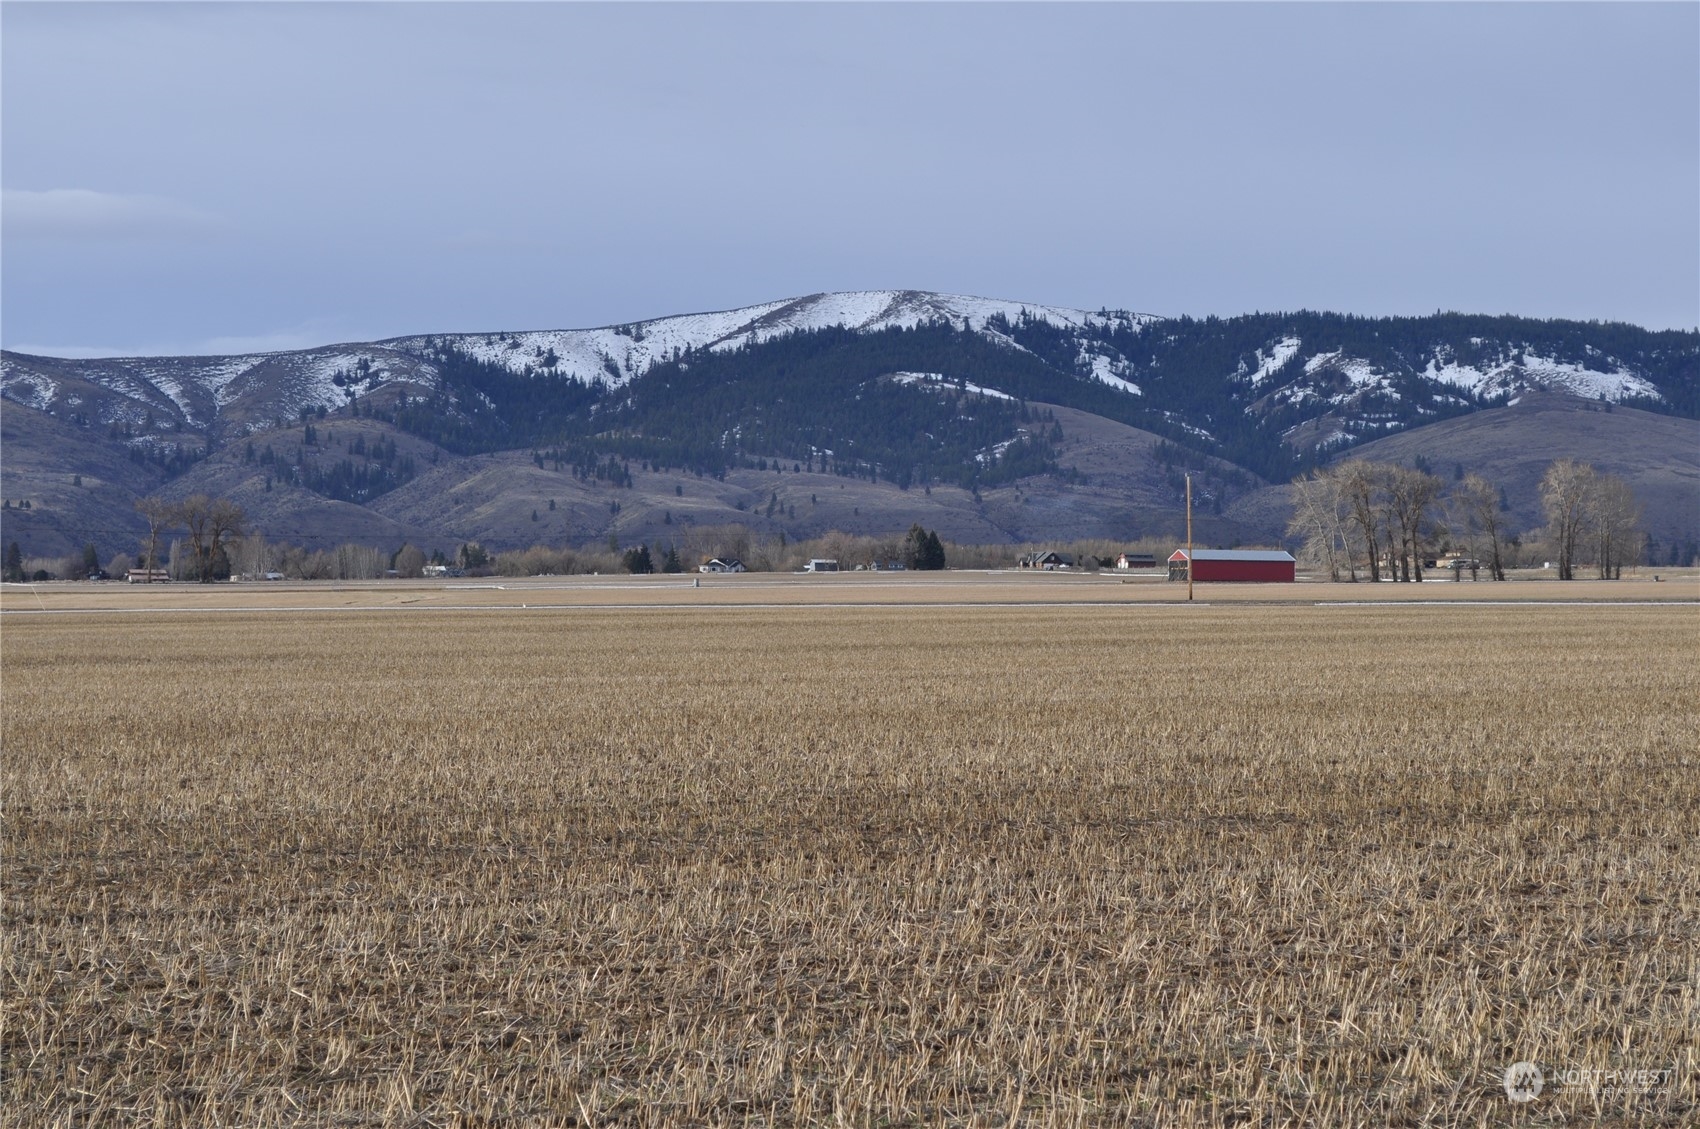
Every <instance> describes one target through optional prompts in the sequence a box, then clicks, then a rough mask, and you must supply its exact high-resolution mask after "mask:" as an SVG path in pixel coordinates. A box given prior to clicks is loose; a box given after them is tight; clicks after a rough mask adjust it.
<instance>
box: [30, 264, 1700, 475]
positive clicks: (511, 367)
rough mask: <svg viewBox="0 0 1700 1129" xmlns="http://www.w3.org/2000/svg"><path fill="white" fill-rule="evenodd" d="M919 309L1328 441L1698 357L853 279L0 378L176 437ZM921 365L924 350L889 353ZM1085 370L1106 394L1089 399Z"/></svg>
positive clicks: (1687, 407) (1109, 378)
mask: <svg viewBox="0 0 1700 1129" xmlns="http://www.w3.org/2000/svg"><path fill="white" fill-rule="evenodd" d="M920 326H929V327H949V328H950V329H951V330H954V331H956V332H958V333H964V334H971V335H975V336H978V337H980V338H982V339H985V340H989V341H992V342H994V343H996V345H998V346H999V350H998V352H999V354H1000V355H1004V356H1009V357H1012V358H1016V359H1018V360H1020V361H1022V362H1023V363H1024V364H1025V365H1026V366H1027V367H1026V371H1027V372H1028V373H1029V375H1031V372H1032V370H1033V369H1034V367H1035V366H1042V367H1043V368H1044V369H1045V371H1046V372H1048V373H1050V374H1051V375H1052V376H1054V377H1057V378H1058V379H1057V380H1052V381H1050V382H1049V383H1045V384H1043V385H1042V386H1041V385H1039V384H1035V383H1033V382H1032V381H1031V380H1029V381H1028V382H1027V383H1026V384H1025V385H1022V384H1021V382H1020V381H1019V380H1016V379H1014V378H1013V377H1011V376H1010V372H1004V373H1003V374H1002V376H1000V373H999V371H997V370H998V369H999V368H1000V367H1001V368H1003V369H1008V370H1010V371H1013V370H1014V369H1015V368H1020V367H1021V366H1019V365H1017V366H1001V365H1000V364H999V363H994V364H991V365H986V364H978V365H970V366H968V367H967V368H965V369H964V370H963V371H953V372H948V373H945V374H944V375H945V376H946V377H947V378H949V379H950V380H952V381H955V382H959V383H960V382H967V383H971V384H973V385H974V386H975V387H977V388H984V389H986V390H987V391H988V392H1001V393H1003V394H1005V395H1015V396H1018V397H1020V398H1024V399H1039V400H1044V401H1054V402H1057V403H1061V404H1065V405H1067V404H1072V405H1073V406H1076V407H1081V408H1085V409H1088V410H1091V411H1094V412H1098V413H1100V414H1106V415H1108V416H1110V417H1112V418H1116V419H1119V420H1121V421H1122V422H1124V423H1134V424H1137V425H1138V426H1147V427H1154V428H1156V429H1157V430H1159V431H1162V432H1164V433H1165V434H1170V435H1171V437H1173V438H1176V439H1183V440H1184V439H1185V438H1186V437H1192V438H1197V439H1203V440H1205V441H1206V443H1207V444H1216V443H1231V442H1233V441H1234V440H1233V439H1232V436H1233V435H1234V434H1235V433H1236V432H1239V433H1242V438H1243V431H1244V427H1245V426H1249V427H1252V428H1255V429H1257V430H1258V431H1259V432H1260V433H1262V434H1263V435H1265V436H1266V437H1267V436H1279V437H1280V439H1279V441H1280V442H1281V443H1284V444H1286V445H1287V446H1288V447H1289V448H1292V449H1296V450H1297V449H1306V448H1312V447H1318V446H1321V447H1326V448H1329V449H1338V448H1340V447H1344V446H1350V445H1352V444H1354V443H1356V442H1360V441H1362V440H1364V439H1367V438H1374V437H1377V436H1380V435H1385V434H1388V433H1390V432H1393V431H1397V430H1400V429H1405V428H1409V427H1414V426H1421V425H1423V424H1424V423H1427V422H1432V421H1433V420H1435V419H1439V418H1445V417H1447V416H1450V415H1455V414H1458V413H1465V412H1469V411H1473V410H1477V409H1479V408H1483V407H1490V406H1493V405H1496V404H1505V403H1509V402H1513V401H1515V400H1516V399H1517V398H1518V397H1519V396H1521V395H1523V394H1525V393H1529V392H1560V393H1564V394H1568V395H1572V396H1577V397H1581V398H1585V399H1591V400H1607V401H1617V402H1622V401H1631V402H1637V403H1644V404H1648V403H1650V404H1657V403H1659V402H1660V401H1661V400H1662V401H1664V402H1665V403H1666V404H1668V405H1670V406H1671V408H1672V409H1673V410H1676V411H1678V412H1679V413H1680V414H1693V412H1694V408H1693V404H1694V402H1695V393H1694V390H1693V387H1692V386H1693V384H1694V382H1695V378H1694V374H1695V372H1696V371H1700V368H1697V366H1700V359H1697V358H1700V346H1697V345H1696V343H1695V340H1694V335H1693V334H1669V333H1665V334H1651V333H1648V332H1647V331H1643V330H1638V329H1635V328H1634V327H1628V326H1611V325H1601V324H1598V323H1579V322H1567V323H1560V322H1537V321H1530V320H1527V319H1516V318H1478V317H1467V316H1462V315H1436V316H1435V317H1434V318H1404V319H1399V318H1389V319H1363V318H1350V317H1345V316H1342V315H1336V314H1325V313H1323V314H1318V313H1305V312H1301V313H1298V314H1290V315H1289V314H1257V315H1247V316H1244V317H1238V318H1230V319H1217V318H1208V319H1204V320H1202V321H1200V320H1197V319H1191V318H1176V319H1162V318H1157V317H1153V316H1150V315H1145V314H1132V313H1127V312H1111V311H1107V310H1101V311H1098V312H1096V313H1094V312H1089V311H1086V310H1079V309H1071V308H1066V307H1060V306H1047V305H1040V304H1035V303H1022V302H1012V301H1005V300H999V299H989V298H976V297H968V296H963V295H950V294H937V293H931V292H925V291H915V290H867V291H851V292H844V293H829V294H813V295H808V296H806V297H801V298H791V299H786V300H783V301H775V302H766V303H762V304H759V305H754V306H746V307H743V308H740V309H734V310H724V311H718V312H712V313H699V314H685V315H678V316H673V317H662V318H656V319H652V320H649V321H642V322H632V323H629V324H625V325H615V326H604V327H601V328H595V329H558V330H530V331H523V332H514V331H504V332H488V333H443V334H420V335H414V336H408V337H399V338H393V339H389V340H385V341H377V342H369V343H358V342H356V343H349V344H342V345H333V346H326V347H322V348H316V349H308V350H301V351H296V352H285V353H266V354H245V355H239V356H222V357H132V358H115V359H103V360H64V359H58V358H49V357H30V356H23V355H18V354H12V353H7V354H5V355H4V357H3V358H0V396H3V397H4V399H5V400H7V401H9V402H12V403H17V404H22V405H26V406H28V407H31V408H35V409H37V410H40V411H43V412H47V413H49V414H51V415H53V416H55V417H57V418H61V419H66V420H71V421H73V422H75V423H77V424H78V425H79V426H83V427H89V426H101V427H104V428H108V429H109V430H112V431H114V432H116V434H117V435H119V436H121V437H122V438H123V439H124V440H125V441H126V442H129V443H131V444H133V445H140V446H153V447H156V448H157V447H159V446H167V447H172V446H175V447H183V448H185V449H189V448H190V447H192V446H193V445H192V444H188V443H187V442H186V439H187V437H186V436H184V434H183V433H190V434H191V435H198V436H201V437H203V441H202V442H201V444H200V446H201V447H202V448H206V449H210V448H213V447H216V446H217V445H218V444H220V443H222V442H228V441H229V440H231V439H233V438H237V437H240V436H242V435H244V434H250V433H253V432H256V431H262V430H265V429H266V428H268V427H274V426H277V425H278V424H280V423H282V422H286V421H291V420H297V419H299V418H300V417H301V415H302V413H320V412H330V411H335V410H338V409H341V408H344V407H346V406H347V405H348V404H349V403H350V401H351V400H355V399H364V398H365V397H368V396H371V395H373V394H374V393H380V392H382V391H383V390H385V389H388V390H389V392H388V395H387V397H385V396H380V398H379V400H376V401H373V403H375V404H380V405H381V404H383V403H386V402H387V403H388V404H389V406H390V408H391V409H393V407H394V405H395V404H396V403H397V402H399V401H400V400H401V398H402V397H406V398H407V401H409V402H413V401H418V400H421V399H424V400H427V401H431V402H433V403H440V401H438V400H436V399H434V394H435V393H438V392H440V391H443V390H444V389H445V388H446V387H447V385H446V383H445V374H444V372H443V370H442V368H441V366H440V364H439V358H440V357H442V356H443V354H442V353H440V352H439V349H440V347H441V346H444V345H447V346H452V347H453V348H454V349H455V350H457V351H459V352H462V353H465V354H469V355H471V356H473V357H475V358H477V359H479V360H481V361H484V362H487V363H490V364H494V365H498V366H500V367H501V368H503V369H506V370H508V371H509V372H511V373H514V374H516V375H521V376H524V375H527V374H535V373H549V374H552V375H555V376H566V377H572V378H576V379H578V380H580V381H582V382H584V383H585V384H586V385H589V386H591V388H592V389H593V390H596V391H597V392H598V393H606V392H609V391H613V390H617V389H624V388H626V386H628V385H630V384H631V383H632V382H633V381H635V380H638V379H639V378H640V377H642V376H643V375H644V374H645V373H647V372H649V371H650V370H651V369H653V368H655V367H656V366H657V365H661V364H665V363H668V362H671V361H675V360H678V359H680V358H682V357H683V356H684V355H686V354H688V353H694V352H700V351H708V352H711V353H719V354H727V353H731V352H735V351H739V350H750V349H759V348H760V347H761V346H762V345H763V344H765V343H768V342H772V341H773V340H774V339H775V338H778V337H781V336H783V335H786V334H791V333H795V332H798V331H810V330H821V329H825V328H828V327H842V328H845V329H848V330H852V331H857V332H865V333H874V332H878V331H881V330H886V329H890V328H906V329H912V328H916V327H920ZM1005 350H1007V351H1008V352H1007V353H1005V352H1004V351H1005ZM936 366H937V361H936V360H934V361H928V360H926V359H924V358H917V359H915V360H910V361H898V362H897V363H895V364H894V365H893V367H894V368H896V369H904V370H911V371H935V369H936ZM1006 378H1007V379H1006ZM1106 389H1113V390H1115V391H1116V392H1118V393H1125V394H1127V395H1122V396H1115V397H1111V398H1108V399H1106V398H1105V397H1104V391H1105V390H1106ZM1667 390H1674V392H1673V394H1675V395H1677V396H1678V399H1677V400H1672V399H1671V397H1670V396H1667V395H1666V391H1667ZM467 394H468V393H465V392H464V390H463V391H462V392H457V393H452V394H451V395H450V396H449V397H448V398H449V400H451V401H454V397H455V396H457V395H467ZM471 394H472V395H482V393H471ZM454 402H459V401H454ZM1232 417H1238V418H1239V419H1240V421H1241V423H1239V424H1236V423H1235V422H1234V419H1233V418H1232ZM1242 425H1243V426H1242ZM1259 442H1261V440H1259ZM1242 445H1243V444H1242ZM1273 470H1274V468H1273V466H1271V467H1266V468H1264V471H1263V472H1273Z"/></svg>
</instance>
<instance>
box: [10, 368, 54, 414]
mask: <svg viewBox="0 0 1700 1129" xmlns="http://www.w3.org/2000/svg"><path fill="white" fill-rule="evenodd" d="M58 390H59V386H58V385H57V384H56V383H54V382H53V381H51V380H49V379H48V378H47V377H45V376H43V375H41V374H40V373H37V372H24V371H21V370H17V371H8V372H7V373H6V374H5V379H4V380H0V392H4V393H5V396H6V398H7V399H8V400H12V401H14V402H16V403H19V404H22V405H24V406H25V407H26V408H34V409H36V410H37V411H41V412H45V411H46V410H47V407H48V405H49V404H51V403H53V394H54V393H55V392H57V391H58Z"/></svg>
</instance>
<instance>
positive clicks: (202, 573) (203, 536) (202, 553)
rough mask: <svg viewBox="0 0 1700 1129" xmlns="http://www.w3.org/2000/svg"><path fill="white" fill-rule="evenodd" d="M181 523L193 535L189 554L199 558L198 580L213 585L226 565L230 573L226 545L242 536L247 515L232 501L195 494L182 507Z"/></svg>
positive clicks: (190, 538) (184, 501) (197, 563)
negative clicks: (221, 564) (222, 565)
mask: <svg viewBox="0 0 1700 1129" xmlns="http://www.w3.org/2000/svg"><path fill="white" fill-rule="evenodd" d="M177 519H178V522H179V523H180V524H181V525H182V526H183V527H184V528H185V529H186V530H187V531H188V533H189V551H190V553H191V554H192V555H193V556H194V559H195V579H196V580H199V581H200V582H201V583H202V584H211V583H212V582H213V578H214V576H215V575H216V573H217V571H218V569H217V567H216V566H217V565H218V564H219V563H220V562H224V563H225V565H226V569H225V571H226V572H227V573H228V571H229V570H228V554H227V553H226V551H225V542H226V541H227V540H228V539H230V538H232V537H239V536H241V534H242V527H243V523H244V522H245V521H246V520H247V515H246V514H244V513H243V512H242V507H241V506H238V505H237V504H236V503H235V502H232V501H231V500H230V499H228V498H210V497H208V496H207V495H205V494H191V495H189V496H188V497H187V498H185V499H183V501H182V502H181V503H179V505H178V510H177Z"/></svg>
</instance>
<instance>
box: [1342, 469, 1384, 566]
mask: <svg viewBox="0 0 1700 1129" xmlns="http://www.w3.org/2000/svg"><path fill="white" fill-rule="evenodd" d="M1384 470H1385V468H1383V467H1381V466H1378V465H1377V464H1375V463H1371V462H1365V461H1364V460H1363V459H1353V460H1351V461H1350V462H1346V463H1342V464H1340V465H1339V466H1338V467H1336V468H1335V469H1334V475H1335V477H1336V479H1337V481H1338V482H1339V486H1340V494H1341V497H1342V498H1343V499H1344V500H1345V504H1346V509H1347V512H1348V513H1349V514H1350V515H1351V520H1352V523H1353V524H1354V525H1355V526H1356V527H1357V530H1358V533H1359V535H1360V536H1362V538H1363V546H1364V552H1365V554H1367V556H1368V557H1369V578H1370V579H1371V580H1380V579H1381V550H1382V545H1383V543H1384V541H1383V537H1382V533H1381V529H1382V526H1383V525H1384V524H1385V523H1384V521H1383V518H1382V513H1383V510H1384V509H1385V504H1386V496H1387V491H1386V489H1385V480H1386V475H1385V473H1384Z"/></svg>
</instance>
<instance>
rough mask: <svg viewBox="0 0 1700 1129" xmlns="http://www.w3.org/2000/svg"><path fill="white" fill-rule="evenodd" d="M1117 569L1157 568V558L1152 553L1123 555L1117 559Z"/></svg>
mask: <svg viewBox="0 0 1700 1129" xmlns="http://www.w3.org/2000/svg"><path fill="white" fill-rule="evenodd" d="M1116 567H1117V568H1156V567H1157V557H1156V555H1155V554H1152V553H1123V554H1122V555H1121V556H1119V557H1117V558H1116Z"/></svg>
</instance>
